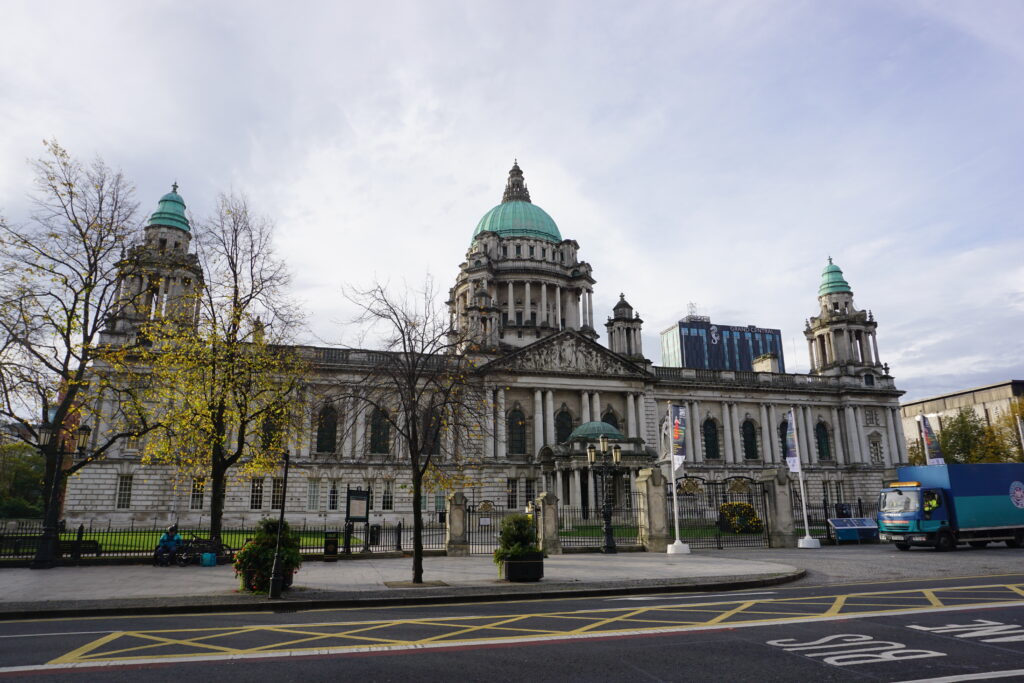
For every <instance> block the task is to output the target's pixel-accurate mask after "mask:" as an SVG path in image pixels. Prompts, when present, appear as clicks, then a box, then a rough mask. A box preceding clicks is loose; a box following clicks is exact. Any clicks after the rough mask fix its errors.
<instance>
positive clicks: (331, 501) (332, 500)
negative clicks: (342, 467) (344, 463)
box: [327, 479, 341, 510]
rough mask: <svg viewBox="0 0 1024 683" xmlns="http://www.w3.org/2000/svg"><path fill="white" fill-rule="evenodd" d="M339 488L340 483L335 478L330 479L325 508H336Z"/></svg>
mask: <svg viewBox="0 0 1024 683" xmlns="http://www.w3.org/2000/svg"><path fill="white" fill-rule="evenodd" d="M340 488H341V485H340V484H339V483H338V480H337V479H332V480H331V489H330V491H329V492H328V493H327V509H328V510H337V509H338V498H339V497H340V496H339V489H340Z"/></svg>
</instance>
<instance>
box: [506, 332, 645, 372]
mask: <svg viewBox="0 0 1024 683" xmlns="http://www.w3.org/2000/svg"><path fill="white" fill-rule="evenodd" d="M490 366H491V367H492V368H494V369H501V370H513V371H520V372H559V373H568V374H579V375H613V376H619V377H646V376H647V375H646V373H644V371H643V370H641V369H640V368H638V367H637V366H636V365H634V364H632V363H630V362H629V361H627V360H624V359H623V358H621V357H620V356H618V355H617V354H614V353H612V352H611V351H609V350H608V349H606V348H604V347H603V346H600V345H599V344H596V343H594V342H592V341H590V340H589V339H586V338H584V337H582V336H580V335H578V334H574V333H567V332H563V333H562V334H558V335H555V336H553V337H549V338H548V339H545V340H542V341H540V342H537V343H536V344H532V345H530V346H527V347H525V348H523V349H520V350H518V351H516V352H514V353H512V354H509V355H508V356H506V357H504V358H499V359H498V360H495V361H493V362H492V363H490Z"/></svg>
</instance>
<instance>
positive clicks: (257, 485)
mask: <svg viewBox="0 0 1024 683" xmlns="http://www.w3.org/2000/svg"><path fill="white" fill-rule="evenodd" d="M249 509H250V510H262V509H263V479H253V480H252V483H251V484H250V486H249Z"/></svg>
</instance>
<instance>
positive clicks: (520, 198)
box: [473, 162, 562, 242]
mask: <svg viewBox="0 0 1024 683" xmlns="http://www.w3.org/2000/svg"><path fill="white" fill-rule="evenodd" d="M488 230H489V231H491V232H496V233H498V234H499V235H501V236H502V237H533V238H536V239H542V240H547V241H548V242H561V241H562V234H561V233H560V232H558V226H557V225H555V221H554V220H552V219H551V216H549V215H548V214H547V212H546V211H545V210H544V209H542V208H540V207H539V206H537V205H535V204H533V203H532V202H531V201H530V191H529V190H528V189H527V188H526V182H525V181H524V180H523V172H522V170H520V168H519V163H518V162H517V163H514V164H513V165H512V170H511V171H509V173H508V182H507V183H506V184H505V194H504V195H503V196H502V199H501V204H498V205H497V206H496V207H494V208H493V209H491V210H490V211H488V212H487V213H485V214H484V217H483V218H481V219H480V222H479V223H477V224H476V230H474V231H473V239H476V237H477V235H479V234H480V233H482V232H486V231H488Z"/></svg>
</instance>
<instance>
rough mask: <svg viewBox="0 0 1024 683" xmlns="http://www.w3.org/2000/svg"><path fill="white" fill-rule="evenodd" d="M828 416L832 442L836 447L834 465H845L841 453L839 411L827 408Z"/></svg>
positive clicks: (842, 453)
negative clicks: (830, 422) (830, 419)
mask: <svg viewBox="0 0 1024 683" xmlns="http://www.w3.org/2000/svg"><path fill="white" fill-rule="evenodd" d="M829 416H830V417H831V418H832V442H833V443H834V444H835V447H836V454H835V457H836V464H837V465H846V464H847V461H846V456H845V454H844V452H843V438H842V434H843V432H842V430H841V429H840V428H839V411H838V410H836V407H835V406H832V407H831V408H829Z"/></svg>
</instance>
